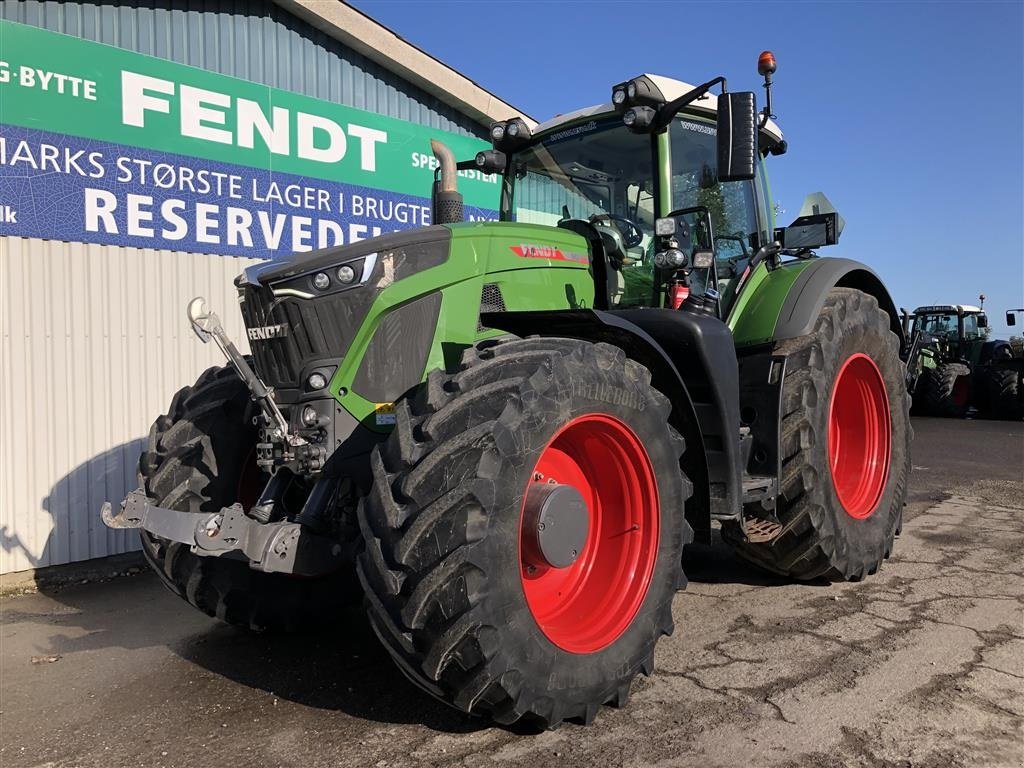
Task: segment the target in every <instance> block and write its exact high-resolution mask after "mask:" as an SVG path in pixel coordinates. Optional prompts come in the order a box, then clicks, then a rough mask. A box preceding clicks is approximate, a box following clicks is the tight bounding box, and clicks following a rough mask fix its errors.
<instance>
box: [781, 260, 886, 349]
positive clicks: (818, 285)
mask: <svg viewBox="0 0 1024 768" xmlns="http://www.w3.org/2000/svg"><path fill="white" fill-rule="evenodd" d="M833 288H856V289H857V290H860V291H863V292H864V293H867V294H869V295H871V296H874V297H875V299H876V300H877V301H878V305H879V306H880V307H881V308H882V310H883V311H884V312H885V313H886V314H888V315H889V325H890V327H891V329H892V332H893V333H895V334H896V336H897V338H899V340H900V349H901V350H902V349H903V348H904V346H905V345H906V338H905V337H904V334H903V323H901V322H900V316H899V312H897V310H896V304H895V303H894V302H893V300H892V297H891V296H890V295H889V291H888V290H886V288H885V285H884V284H883V283H882V281H881V280H880V279H879V277H878V275H876V274H875V272H874V271H873V270H872V269H871V268H870V267H868V266H865V265H864V264H861V263H860V262H857V261H853V260H852V259H834V258H822V259H812V260H811V261H810V262H809V263H808V265H807V267H806V268H805V269H804V270H803V271H802V272H801V273H800V275H799V276H798V277H797V278H796V280H795V281H794V283H793V285H792V287H791V288H790V289H789V293H787V294H786V298H785V300H784V301H783V303H782V306H781V307H780V310H779V319H778V320H777V321H776V323H775V332H774V334H773V338H774V339H775V340H776V341H782V340H783V339H795V338H797V337H798V336H806V335H807V334H809V333H810V332H811V331H813V330H814V323H815V322H816V321H817V319H818V313H819V312H821V308H822V306H824V304H825V297H826V296H827V295H828V292H829V291H830V290H832V289H833Z"/></svg>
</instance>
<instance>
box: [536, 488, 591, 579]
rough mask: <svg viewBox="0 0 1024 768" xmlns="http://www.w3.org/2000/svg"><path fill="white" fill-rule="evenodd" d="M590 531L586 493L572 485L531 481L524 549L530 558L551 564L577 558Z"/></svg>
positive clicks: (560, 564)
mask: <svg viewBox="0 0 1024 768" xmlns="http://www.w3.org/2000/svg"><path fill="white" fill-rule="evenodd" d="M589 532H590V514H589V512H588V511H587V502H586V501H584V499H583V494H581V493H580V492H579V491H577V490H576V489H575V488H573V487H572V486H571V485H559V484H558V483H531V484H530V488H529V490H528V491H527V492H526V507H525V508H524V511H523V550H524V556H525V557H526V559H527V560H529V561H533V562H536V563H540V564H542V565H547V566H549V567H551V568H566V567H568V566H570V565H572V564H573V563H574V562H576V559H577V558H578V557H579V555H580V552H582V551H583V546H584V545H585V544H586V543H587V534H588V533H589Z"/></svg>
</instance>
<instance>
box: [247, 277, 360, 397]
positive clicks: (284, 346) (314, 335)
mask: <svg viewBox="0 0 1024 768" xmlns="http://www.w3.org/2000/svg"><path fill="white" fill-rule="evenodd" d="M357 293H360V291H352V292H347V293H341V294H336V295H334V296H324V297H322V298H318V299H314V300H311V301H307V300H301V299H296V298H288V297H286V298H280V299H275V298H274V297H273V295H272V294H271V292H270V289H269V288H266V287H264V286H260V287H256V286H252V285H249V286H246V287H245V289H244V294H243V296H244V298H245V301H243V302H242V319H243V320H244V321H245V325H246V328H250V329H253V328H267V327H268V326H276V325H287V331H286V333H285V334H284V335H283V336H274V337H271V338H255V339H254V338H251V337H250V340H249V346H250V347H251V348H252V354H253V360H254V362H255V364H256V372H257V373H258V374H259V375H260V378H262V379H263V381H264V382H265V383H266V384H267V385H268V386H271V387H273V388H274V389H291V388H295V387H298V386H299V383H300V377H301V376H302V371H303V369H304V368H306V367H309V365H310V364H311V363H315V362H316V361H319V360H324V359H337V358H340V357H342V356H343V355H344V354H345V352H346V351H347V350H348V345H349V343H350V342H351V340H352V336H353V334H354V332H355V327H353V322H355V321H356V318H355V317H353V314H354V313H355V312H358V311H359V310H361V309H362V303H363V302H361V301H359V300H358V299H356V300H354V299H355V297H354V296H353V295H352V294H357Z"/></svg>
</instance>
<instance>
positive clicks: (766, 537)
mask: <svg viewBox="0 0 1024 768" xmlns="http://www.w3.org/2000/svg"><path fill="white" fill-rule="evenodd" d="M743 531H744V533H746V536H747V541H749V542H750V543H751V544H763V543H764V542H766V541H771V540H772V539H774V538H776V537H777V536H778V535H779V534H780V533H782V523H777V522H774V521H772V520H765V519H763V518H760V517H748V518H747V519H746V520H744V521H743Z"/></svg>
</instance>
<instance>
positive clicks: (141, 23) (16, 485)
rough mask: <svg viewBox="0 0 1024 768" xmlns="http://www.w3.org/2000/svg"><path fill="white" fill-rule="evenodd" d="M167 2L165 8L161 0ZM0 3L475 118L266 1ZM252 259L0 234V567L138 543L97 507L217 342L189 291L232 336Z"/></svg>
mask: <svg viewBox="0 0 1024 768" xmlns="http://www.w3.org/2000/svg"><path fill="white" fill-rule="evenodd" d="M172 5H173V8H172V7H171V6H172ZM0 18H4V19H7V20H10V21H16V22H21V23H24V24H32V25H36V26H39V27H43V28H46V29H49V30H52V31H55V32H63V33H66V34H71V35H76V36H79V37H83V38H86V39H89V40H95V41H99V42H102V43H107V44H111V45H117V46H120V47H123V48H127V49H130V50H134V51H137V52H140V53H146V54H150V55H155V56H160V57H163V58H167V59H171V60H173V61H176V62H180V63H184V64H189V65H193V66H198V67H203V68H206V69H210V70H214V71H217V72H221V73H223V74H226V75H231V76H234V77H239V78H243V79H247V80H252V81H255V82H260V83H264V84H266V85H269V86H273V87H277V88H282V89H287V90H292V91H296V92H299V93H303V94H306V95H309V96H312V97H315V98H320V99H325V100H332V101H335V102H339V103H342V104H347V105H350V106H353V107H358V108H360V109H366V110H370V111H373V112H378V113H380V114H385V115H389V116H392V117H397V118H401V119H405V120H409V121H410V122H414V123H421V124H424V125H429V126H431V127H434V128H438V129H441V130H445V131H451V132H454V133H462V134H473V135H484V134H485V133H486V131H485V128H483V127H482V126H480V125H478V124H476V123H475V122H473V121H472V120H470V119H469V118H467V117H465V116H463V115H461V114H460V113H458V112H457V111H456V110H454V109H452V108H450V107H448V106H446V105H444V104H443V103H441V102H439V101H438V100H437V99H436V98H434V97H432V96H429V95H427V94H425V93H423V92H422V91H419V90H418V89H415V88H413V87H411V86H410V85H408V84H406V83H404V82H403V81H402V80H401V79H399V78H397V77H396V76H395V75H393V74H391V73H389V72H387V71H385V70H383V69H382V68H380V67H378V66H377V65H375V64H373V63H372V62H369V61H367V60H366V59H365V58H363V57H362V56H359V55H358V54H356V53H354V52H352V51H350V50H348V49H346V48H345V47H344V46H342V45H340V44H339V43H338V42H337V41H336V40H334V39H333V38H329V37H327V36H326V35H324V34H323V33H322V32H320V31H318V30H315V29H313V28H312V27H310V26H309V25H307V24H305V23H304V22H302V21H300V20H297V19H295V18H293V17H291V16H289V15H288V14H287V13H285V12H284V11H282V10H281V9H280V8H278V7H277V6H275V5H273V4H272V3H269V2H251V3H246V2H224V1H222V2H196V3H181V2H175V3H160V2H155V3H118V4H113V3H67V2H38V1H37V0H32V1H30V2H16V1H15V0H0ZM250 263H253V262H252V261H251V260H247V259H237V258H228V257H223V256H209V255H197V254H185V253H180V252H172V251H160V250H148V249H134V248H117V247H111V246H100V245H85V244H80V243H62V242H52V241H44V240H34V239H22V238H0V302H2V306H0V336H2V340H0V341H2V344H0V573H9V572H12V571H20V570H25V569H28V568H36V567H41V566H47V565H56V564H61V563H67V562H74V561H78V560H85V559H88V558H92V557H100V556H103V555H108V554H115V553H119V552H124V551H127V550H130V549H136V548H137V544H136V542H137V538H136V536H135V535H134V534H125V533H115V532H113V531H108V530H107V529H106V528H105V527H104V526H103V525H102V523H101V522H100V520H99V517H98V510H99V506H100V504H101V503H102V502H103V501H104V500H108V499H109V500H114V501H117V500H120V499H121V498H123V496H124V494H125V493H126V492H127V491H129V490H131V489H132V488H134V487H135V464H136V461H137V459H138V455H139V451H140V447H141V445H142V441H143V440H144V438H145V435H146V432H147V430H148V428H149V425H150V423H151V422H152V421H153V419H154V418H155V417H156V416H157V415H159V414H160V413H162V412H163V411H164V410H165V409H166V407H167V404H168V402H169V400H170V397H171V395H172V394H173V393H174V392H175V391H176V390H177V389H178V388H180V387H181V386H183V385H185V384H189V383H191V382H192V381H194V380H195V378H196V377H197V376H198V375H199V373H201V372H202V370H203V369H204V368H206V367H208V366H210V365H219V364H221V362H222V360H221V357H220V354H219V353H218V352H217V350H216V349H215V348H214V347H213V346H212V345H203V344H201V343H199V341H198V340H197V339H196V338H195V337H194V336H193V335H192V332H191V331H190V329H189V327H188V322H187V320H186V318H185V304H186V302H187V301H188V299H190V298H191V297H193V296H196V295H204V296H206V297H207V298H208V299H209V300H210V302H211V306H212V307H213V308H214V309H215V310H216V311H218V312H219V313H220V314H221V317H222V318H223V319H224V321H225V325H226V327H227V329H228V332H229V333H231V334H232V335H233V336H234V338H235V339H237V340H238V342H239V343H240V344H241V343H242V328H241V319H240V317H239V314H238V311H237V302H236V299H235V293H234V288H233V285H232V280H233V279H234V277H235V275H237V274H238V273H239V272H241V271H242V269H244V267H245V266H246V265H248V264H250Z"/></svg>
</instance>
